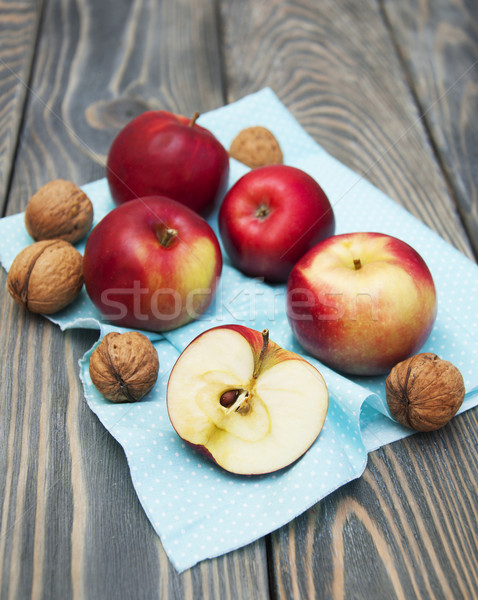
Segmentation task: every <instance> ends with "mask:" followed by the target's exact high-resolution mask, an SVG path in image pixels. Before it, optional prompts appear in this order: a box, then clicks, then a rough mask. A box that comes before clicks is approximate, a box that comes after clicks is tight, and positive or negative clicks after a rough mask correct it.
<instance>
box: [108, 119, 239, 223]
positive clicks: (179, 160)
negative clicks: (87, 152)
mask: <svg viewBox="0 0 478 600" xmlns="http://www.w3.org/2000/svg"><path fill="white" fill-rule="evenodd" d="M198 116H199V115H198V114H197V113H196V115H195V116H194V117H193V119H188V118H187V117H184V116H182V115H175V114H173V113H170V112H168V111H164V110H159V111H148V112H145V113H143V114H141V115H139V116H138V117H136V118H135V119H133V120H132V121H130V122H129V123H128V124H127V125H126V126H125V127H124V128H123V129H122V130H121V131H120V132H119V133H118V135H117V136H116V138H115V139H114V141H113V143H112V145H111V148H110V150H109V153H108V159H107V164H106V177H107V180H108V184H109V188H110V191H111V195H112V197H113V200H114V201H115V203H116V204H122V203H123V202H127V201H128V200H132V199H134V198H139V197H143V196H151V195H164V196H168V197H169V198H172V199H174V200H176V201H178V202H181V203H182V204H184V205H185V206H188V207H189V208H191V209H192V210H194V211H196V212H198V213H200V214H202V215H206V214H208V213H209V212H210V211H211V210H212V208H213V207H214V205H215V203H216V202H218V200H219V198H222V196H223V194H224V192H225V190H226V187H227V183H228V177H229V156H228V154H227V152H226V150H225V148H224V147H223V146H222V144H221V143H220V142H219V141H218V140H217V138H216V137H215V136H214V135H213V134H212V133H211V132H210V131H209V130H208V129H206V128H204V127H201V126H200V125H198V124H197V123H196V122H195V121H196V118H197V117H198Z"/></svg>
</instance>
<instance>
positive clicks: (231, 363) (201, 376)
mask: <svg viewBox="0 0 478 600" xmlns="http://www.w3.org/2000/svg"><path fill="white" fill-rule="evenodd" d="M265 332H267V330H264V331H263V332H262V333H261V332H259V331H256V330H254V329H250V328H249V327H245V326H242V325H220V326H217V327H213V328H211V329H208V330H207V331H205V332H203V333H201V334H200V335H199V336H197V337H196V338H195V339H194V340H193V341H192V342H191V343H190V344H189V345H188V346H187V347H186V348H185V350H184V351H183V352H182V353H181V355H180V357H179V358H178V360H177V361H176V363H175V365H174V367H173V369H172V371H171V374H170V377H169V381H168V387H167V408H168V414H169V418H170V421H171V424H172V426H173V428H174V429H175V431H176V433H177V434H178V435H179V437H180V438H181V439H182V440H183V441H184V442H186V443H187V444H188V445H189V446H191V447H192V448H194V449H195V450H196V451H198V452H199V453H200V454H202V455H203V456H205V457H206V458H208V459H209V460H211V461H213V462H215V463H216V464H218V465H219V466H220V467H222V468H223V469H225V470H226V471H229V472H231V473H235V474H240V475H258V474H265V473H270V472H273V471H277V470H279V469H282V468H284V467H287V466H289V465H291V464H292V463H294V462H295V461H296V460H298V459H299V458H300V457H301V456H303V454H304V453H305V452H306V451H307V450H308V449H309V448H310V446H311V445H312V444H313V443H314V441H315V440H316V439H317V437H318V435H319V434H320V431H321V430H322V427H323V425H324V422H325V418H326V415H327V410H328V390H327V386H326V383H325V381H324V379H323V377H322V375H321V374H320V373H319V371H318V370H317V369H316V368H315V367H313V366H312V365H311V364H310V363H309V362H308V361H306V360H305V359H304V358H303V357H301V356H299V355H298V354H295V353H294V352H290V351H288V350H285V349H284V348H281V347H280V346H279V345H278V344H276V343H274V342H273V341H271V340H268V343H266V346H265V348H266V350H265V351H264V350H263V349H264V333H265ZM267 336H268V332H267ZM228 377H229V379H228ZM208 386H209V387H208ZM231 386H232V387H236V386H239V387H241V386H244V388H243V389H247V390H249V391H250V397H249V398H248V399H247V400H246V401H245V402H244V404H243V405H242V406H241V407H240V410H239V411H237V410H236V409H235V405H234V406H232V407H231V408H230V409H229V414H228V412H227V410H226V409H225V408H223V407H222V406H220V401H219V399H220V397H222V396H221V394H222V393H223V392H224V390H227V388H231ZM248 402H249V403H250V406H247V403H248ZM223 406H224V405H223ZM264 406H265V408H264ZM244 408H245V409H247V410H244ZM231 411H232V412H231Z"/></svg>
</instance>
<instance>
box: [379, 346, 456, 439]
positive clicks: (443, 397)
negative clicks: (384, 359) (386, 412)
mask: <svg viewBox="0 0 478 600" xmlns="http://www.w3.org/2000/svg"><path fill="white" fill-rule="evenodd" d="M385 389H386V394H387V403H388V407H389V409H390V412H391V414H392V417H394V418H395V419H396V420H397V421H398V422H399V423H400V424H401V425H405V426H406V427H410V428H411V429H415V430H416V431H434V430H435V429H439V428H440V427H443V425H446V423H448V421H449V420H450V419H451V418H452V417H454V416H455V414H456V413H457V411H458V409H459V408H460V406H461V405H462V403H463V399H464V397H465V384H464V382H463V377H462V374H461V373H460V371H459V370H458V369H457V368H456V367H455V366H454V365H452V363H450V362H448V361H446V360H441V359H440V358H439V357H438V356H437V355H436V354H433V353H430V352H424V353H422V354H417V355H415V356H412V357H411V358H408V359H407V360H404V361H402V362H400V363H398V364H397V365H395V367H394V368H393V369H392V371H391V372H390V375H389V376H388V377H387V380H386V383H385Z"/></svg>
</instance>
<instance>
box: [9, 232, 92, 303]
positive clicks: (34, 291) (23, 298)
mask: <svg viewBox="0 0 478 600" xmlns="http://www.w3.org/2000/svg"><path fill="white" fill-rule="evenodd" d="M7 285H8V291H9V292H10V295H11V296H12V298H13V299H14V300H15V302H18V304H20V305H21V306H24V307H25V308H27V309H28V310H29V311H31V312H34V313H43V314H47V315H49V314H51V313H54V312H57V311H58V310H61V309H62V308H65V306H67V305H68V304H70V302H73V300H74V299H75V298H76V297H77V296H78V294H79V293H80V290H81V288H82V286H83V257H82V256H81V254H80V253H79V252H78V250H77V249H76V248H75V247H74V246H72V245H71V244H70V243H69V242H65V241H64V240H42V241H40V242H35V243H34V244H31V245H30V246H27V247H26V248H24V249H23V250H21V252H19V254H18V255H17V256H16V257H15V259H14V260H13V263H12V266H11V267H10V270H9V271H8V277H7Z"/></svg>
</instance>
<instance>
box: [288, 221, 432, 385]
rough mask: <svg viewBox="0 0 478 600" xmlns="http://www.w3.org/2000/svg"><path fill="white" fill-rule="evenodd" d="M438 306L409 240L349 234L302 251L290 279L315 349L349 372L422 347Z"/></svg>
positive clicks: (295, 322) (303, 333)
mask: <svg viewBox="0 0 478 600" xmlns="http://www.w3.org/2000/svg"><path fill="white" fill-rule="evenodd" d="M436 311H437V300H436V292H435V286H434V283H433V278H432V275H431V273H430V271H429V269H428V267H427V265H426V264H425V262H424V260H423V259H422V258H421V256H420V255H419V254H418V253H417V252H416V251H415V250H414V249H413V248H412V247H411V246H409V245H408V244H406V243H405V242H403V241H402V240H400V239H398V238H395V237H391V236H389V235H385V234H381V233H368V232H363V233H362V232H360V233H349V234H343V235H336V236H332V237H331V238H329V239H327V240H324V241H323V242H321V243H320V244H318V245H317V246H315V248H313V249H312V250H310V251H309V252H308V253H307V254H306V255H305V256H303V257H302V258H301V259H300V260H299V261H298V263H297V264H296V265H295V267H294V268H293V270H292V272H291V274H290V277H289V280H288V283H287V315H288V319H289V323H290V325H291V327H292V331H293V333H294V335H295V337H296V338H297V340H298V341H299V343H300V344H301V345H302V346H303V347H304V348H305V350H307V351H308V352H309V353H310V354H311V355H312V356H315V357H316V358H318V359H319V360H320V361H322V362H324V363H325V364H327V365H329V366H331V367H332V368H334V369H336V370H338V371H343V372H345V373H350V374H355V375H379V374H384V373H387V372H389V371H390V369H391V368H392V367H393V366H394V365H396V364H397V363H398V362H400V361H402V360H404V359H405V358H407V357H408V356H410V355H412V354H414V353H416V352H417V351H418V350H419V349H420V348H421V346H422V345H423V344H424V343H425V341H426V339H427V338H428V336H429V334H430V332H431V329H432V327H433V323H434V321H435V317H436Z"/></svg>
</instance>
